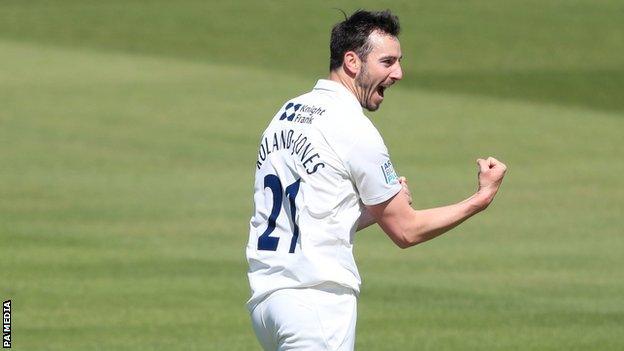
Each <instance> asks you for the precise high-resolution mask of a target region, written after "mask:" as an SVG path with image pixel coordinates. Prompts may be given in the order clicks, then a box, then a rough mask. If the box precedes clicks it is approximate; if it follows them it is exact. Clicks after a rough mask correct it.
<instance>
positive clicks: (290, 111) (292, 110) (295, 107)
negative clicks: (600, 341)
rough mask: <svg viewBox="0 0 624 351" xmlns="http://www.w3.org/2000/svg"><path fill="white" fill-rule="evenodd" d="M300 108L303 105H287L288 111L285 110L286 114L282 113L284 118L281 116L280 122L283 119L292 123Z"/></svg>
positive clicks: (290, 103)
mask: <svg viewBox="0 0 624 351" xmlns="http://www.w3.org/2000/svg"><path fill="white" fill-rule="evenodd" d="M299 107H301V104H295V103H292V102H289V103H288V104H286V109H285V110H284V113H282V116H280V121H281V120H283V119H287V120H289V121H292V120H293V118H295V114H296V113H297V111H298V110H299Z"/></svg>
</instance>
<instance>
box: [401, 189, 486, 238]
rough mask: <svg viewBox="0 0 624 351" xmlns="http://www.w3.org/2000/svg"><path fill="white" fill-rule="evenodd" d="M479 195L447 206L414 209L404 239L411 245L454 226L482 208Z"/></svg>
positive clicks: (433, 236)
mask: <svg viewBox="0 0 624 351" xmlns="http://www.w3.org/2000/svg"><path fill="white" fill-rule="evenodd" d="M483 209H484V207H483V205H482V204H481V203H480V202H479V195H477V194H475V195H473V196H471V197H470V198H468V199H466V200H464V201H462V202H459V203H456V204H453V205H448V206H443V207H436V208H430V209H425V210H414V211H413V214H412V218H411V220H410V221H407V226H406V228H405V229H404V235H405V241H406V243H407V244H408V245H406V246H412V245H416V244H419V243H422V242H425V241H427V240H430V239H433V238H435V237H437V236H439V235H441V234H444V233H446V232H448V231H449V230H451V229H453V228H455V227H456V226H458V225H459V224H461V223H462V222H464V221H465V220H467V219H468V218H470V217H472V216H473V215H475V214H477V213H478V212H480V211H481V210H483Z"/></svg>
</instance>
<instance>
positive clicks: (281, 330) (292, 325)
mask: <svg viewBox="0 0 624 351" xmlns="http://www.w3.org/2000/svg"><path fill="white" fill-rule="evenodd" d="M356 319H357V296H356V295H355V293H354V291H353V290H352V289H349V288H347V287H343V286H341V285H337V284H334V283H323V284H321V285H317V286H314V287H310V288H297V289H280V290H277V291H275V292H273V293H271V294H270V295H269V296H268V297H266V298H265V299H264V300H262V301H261V302H260V303H259V304H258V305H257V306H256V308H254V310H253V311H252V312H251V321H252V324H253V328H254V331H255V332H256V336H257V337H258V340H259V341H260V344H262V347H263V348H264V350H265V351H286V350H297V351H304V350H305V351H322V350H331V351H352V350H353V348H354V345H355V321H356Z"/></svg>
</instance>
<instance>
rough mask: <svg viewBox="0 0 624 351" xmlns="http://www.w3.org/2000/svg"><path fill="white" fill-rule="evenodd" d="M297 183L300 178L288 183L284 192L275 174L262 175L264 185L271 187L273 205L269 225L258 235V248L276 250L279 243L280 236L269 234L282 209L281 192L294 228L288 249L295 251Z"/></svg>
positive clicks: (297, 233)
mask: <svg viewBox="0 0 624 351" xmlns="http://www.w3.org/2000/svg"><path fill="white" fill-rule="evenodd" d="M299 183H301V178H300V179H297V181H295V182H294V183H292V184H290V185H289V186H287V187H286V191H285V192H284V190H283V188H282V182H281V181H280V179H279V178H278V177H277V176H276V175H275V174H269V175H267V176H266V177H264V187H265V188H269V189H271V192H272V193H273V207H272V208H271V215H270V216H269V225H268V226H267V229H266V230H265V231H264V233H262V235H260V237H258V250H266V251H275V250H277V244H278V243H279V240H280V238H274V237H271V236H269V235H271V233H273V231H274V230H275V226H276V224H275V221H276V220H277V217H278V216H279V214H280V211H281V210H282V193H284V194H285V195H286V197H288V202H289V204H290V214H291V218H292V222H293V224H294V226H295V227H294V229H293V233H292V239H290V250H288V252H289V253H293V252H295V246H296V245H297V238H298V237H299V226H298V225H297V223H296V222H295V216H296V214H297V208H296V207H295V198H296V197H297V193H298V192H299Z"/></svg>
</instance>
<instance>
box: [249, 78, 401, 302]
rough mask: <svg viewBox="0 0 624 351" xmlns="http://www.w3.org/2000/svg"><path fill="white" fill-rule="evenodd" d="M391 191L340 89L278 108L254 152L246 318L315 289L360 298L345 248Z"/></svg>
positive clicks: (356, 107) (374, 144) (378, 151)
mask: <svg viewBox="0 0 624 351" xmlns="http://www.w3.org/2000/svg"><path fill="white" fill-rule="evenodd" d="M400 190H401V185H400V184H399V182H398V177H397V175H396V173H395V172H394V169H393V167H392V163H391V162H390V157H389V155H388V149H387V148H386V146H385V144H384V142H383V139H382V138H381V135H380V134H379V132H378V131H377V129H376V128H375V126H373V124H372V123H371V121H370V120H369V119H368V118H367V117H366V116H365V115H364V113H363V111H362V107H361V106H360V104H359V102H358V101H357V99H356V98H355V96H354V95H353V94H352V93H351V92H350V91H349V90H347V89H346V88H345V87H344V86H343V85H342V84H340V83H337V82H334V81H331V80H324V79H321V80H319V81H318V82H317V84H316V86H315V87H314V89H313V90H312V91H311V92H309V93H307V94H304V95H301V96H299V97H296V98H294V99H292V100H289V101H288V102H286V104H284V106H282V108H281V109H280V110H279V111H278V112H277V114H276V115H275V117H273V119H272V120H271V122H270V124H269V126H268V127H267V129H266V130H265V131H264V133H263V134H262V138H261V139H260V145H259V148H258V155H257V160H256V177H255V185H254V206H255V208H254V214H253V217H252V218H251V221H250V225H249V242H248V244H247V249H246V253H247V261H248V263H249V272H248V277H249V284H250V286H251V293H252V296H251V299H250V300H249V301H248V303H247V305H248V307H249V309H250V310H253V308H254V307H255V305H256V304H257V303H258V302H260V301H261V300H262V299H263V298H264V297H265V296H267V294H269V293H271V292H273V291H275V290H278V289H283V288H296V287H308V286H314V285H318V284H321V283H323V282H335V283H338V284H340V285H343V286H346V287H349V288H351V289H353V290H354V291H355V292H356V293H359V290H360V275H359V273H358V270H357V267H356V265H355V261H354V259H353V242H354V236H355V231H356V229H357V221H358V219H359V217H360V215H361V214H362V211H363V210H364V206H363V204H364V205H375V204H379V203H381V202H384V201H386V200H388V199H390V198H391V197H392V196H394V195H395V194H397V193H398V192H399V191H400Z"/></svg>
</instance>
